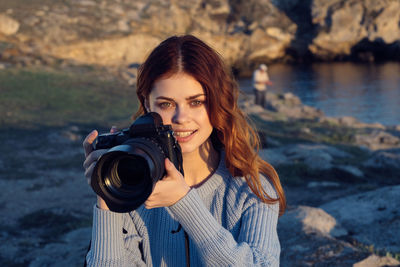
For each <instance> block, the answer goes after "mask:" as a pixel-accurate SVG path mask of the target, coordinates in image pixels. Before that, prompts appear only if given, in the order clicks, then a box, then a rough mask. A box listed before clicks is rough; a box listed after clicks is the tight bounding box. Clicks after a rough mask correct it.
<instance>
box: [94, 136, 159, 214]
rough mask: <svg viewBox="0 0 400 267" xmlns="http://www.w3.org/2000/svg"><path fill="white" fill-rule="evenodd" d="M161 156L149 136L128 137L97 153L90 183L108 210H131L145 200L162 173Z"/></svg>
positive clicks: (157, 147) (156, 145) (157, 146)
mask: <svg viewBox="0 0 400 267" xmlns="http://www.w3.org/2000/svg"><path fill="white" fill-rule="evenodd" d="M164 159H165V155H164V152H163V151H162V149H161V148H160V147H159V145H158V144H157V143H155V142H154V141H153V140H151V139H147V138H133V139H129V140H128V141H126V142H125V143H123V144H122V145H119V146H115V147H113V148H112V149H110V150H109V151H108V152H107V153H105V154H103V156H101V158H100V159H99V160H98V162H97V164H96V167H95V170H94V171H93V177H94V179H93V178H92V181H91V185H92V187H93V189H94V190H95V192H96V193H98V194H99V195H100V196H101V197H102V198H103V199H104V201H105V202H106V203H107V205H108V207H109V208H110V210H112V211H116V212H128V211H132V210H134V209H136V208H138V207H139V206H140V205H142V204H143V203H144V202H145V201H146V199H147V198H148V197H149V196H150V194H151V192H152V191H153V187H154V185H155V183H156V182H157V181H158V180H160V179H162V177H163V176H164V173H165V167H164Z"/></svg>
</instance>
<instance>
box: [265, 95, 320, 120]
mask: <svg viewBox="0 0 400 267" xmlns="http://www.w3.org/2000/svg"><path fill="white" fill-rule="evenodd" d="M265 100H266V103H265V108H266V109H267V110H271V111H274V112H278V113H282V114H283V115H284V116H286V117H288V118H307V119H315V118H319V117H321V116H323V112H322V111H320V110H318V109H316V108H313V107H310V106H306V105H303V104H302V103H301V100H300V99H299V98H298V97H297V96H295V95H293V94H292V93H285V94H273V93H271V92H267V94H266V97H265Z"/></svg>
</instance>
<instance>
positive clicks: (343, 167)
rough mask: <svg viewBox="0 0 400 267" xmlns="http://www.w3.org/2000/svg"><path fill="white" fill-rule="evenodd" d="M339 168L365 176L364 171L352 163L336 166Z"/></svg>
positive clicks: (357, 175) (354, 174)
mask: <svg viewBox="0 0 400 267" xmlns="http://www.w3.org/2000/svg"><path fill="white" fill-rule="evenodd" d="M336 168H338V169H339V170H342V171H345V172H347V173H350V174H351V175H353V176H356V177H363V176H364V173H363V172H362V171H361V170H360V169H359V168H357V167H354V166H351V165H339V166H336Z"/></svg>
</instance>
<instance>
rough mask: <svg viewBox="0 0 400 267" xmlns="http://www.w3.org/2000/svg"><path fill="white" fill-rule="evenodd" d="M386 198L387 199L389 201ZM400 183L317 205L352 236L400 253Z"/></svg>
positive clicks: (361, 241)
mask: <svg viewBox="0 0 400 267" xmlns="http://www.w3.org/2000/svg"><path fill="white" fill-rule="evenodd" d="M388 200H389V201H388ZM398 203H400V185H396V186H387V187H383V188H379V189H376V190H373V191H369V192H365V193H360V194H356V195H352V196H348V197H344V198H340V199H337V200H334V201H331V202H329V203H326V204H323V205H321V206H320V208H321V209H323V210H324V211H326V212H327V213H329V214H330V215H332V216H333V217H334V218H335V219H336V221H337V222H338V223H339V224H340V225H341V226H343V227H344V228H345V229H347V230H348V231H349V233H350V234H349V235H350V237H351V238H353V239H356V240H357V241H358V242H360V243H362V244H364V245H366V246H369V245H373V246H374V248H376V249H381V250H386V251H391V252H394V253H399V252H400V239H398V238H395V237H398V236H400V213H399V210H398Z"/></svg>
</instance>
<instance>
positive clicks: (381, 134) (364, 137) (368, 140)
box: [354, 130, 400, 150]
mask: <svg viewBox="0 0 400 267" xmlns="http://www.w3.org/2000/svg"><path fill="white" fill-rule="evenodd" d="M354 139H355V143H356V144H358V145H361V146H365V147H367V148H369V149H371V150H378V149H387V148H393V147H400V138H398V137H396V136H393V135H392V134H390V133H388V132H385V131H379V130H376V131H373V132H371V133H370V134H356V135H355V136H354Z"/></svg>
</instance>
